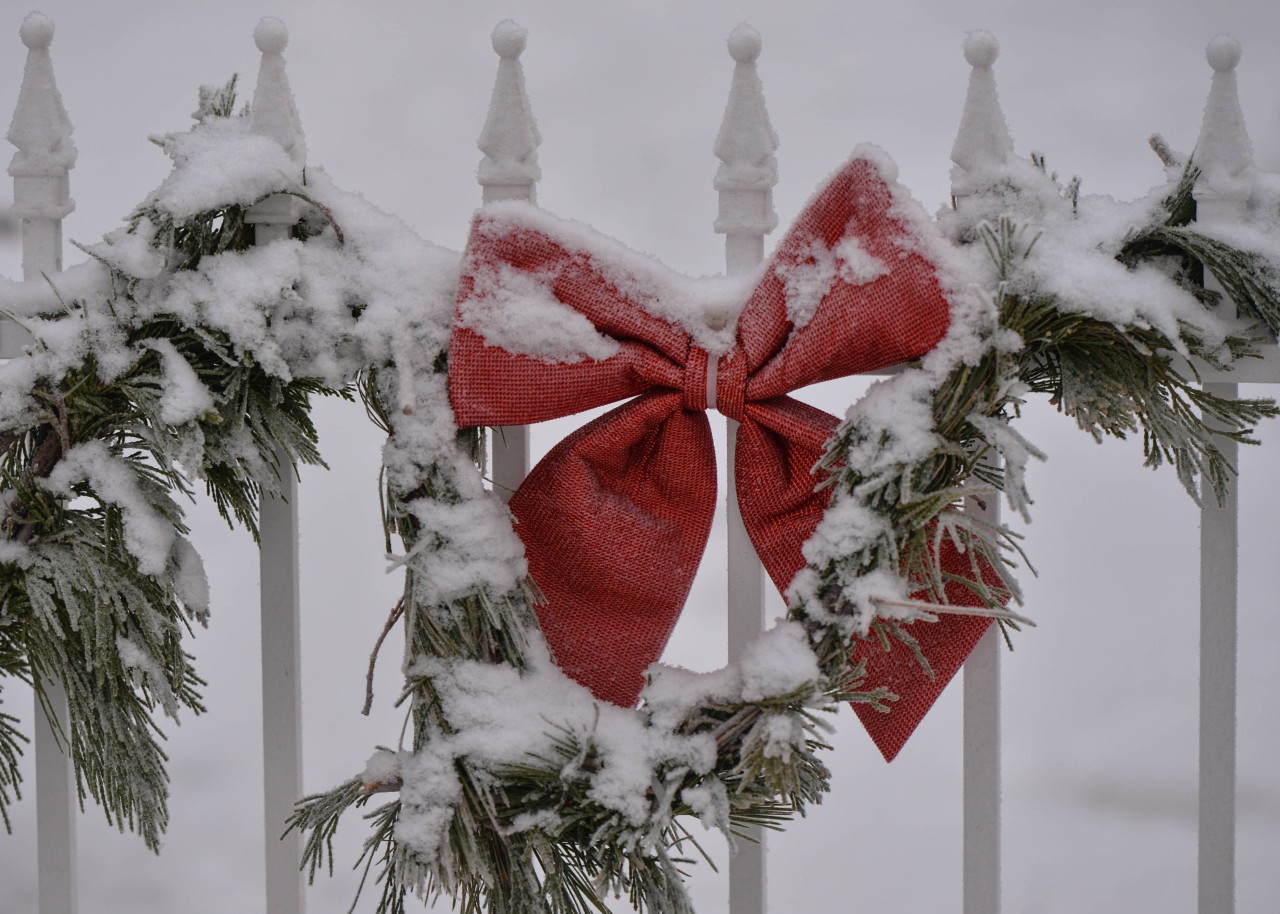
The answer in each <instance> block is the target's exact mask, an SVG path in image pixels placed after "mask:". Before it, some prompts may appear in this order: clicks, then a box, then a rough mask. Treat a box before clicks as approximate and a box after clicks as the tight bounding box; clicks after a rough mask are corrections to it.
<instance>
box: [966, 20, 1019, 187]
mask: <svg viewBox="0 0 1280 914" xmlns="http://www.w3.org/2000/svg"><path fill="white" fill-rule="evenodd" d="M999 56H1000V43H999V42H998V41H996V36H995V35H992V34H991V33H990V32H986V31H983V30H981V29H979V30H978V31H974V32H970V33H969V34H968V36H967V37H966V38H965V40H964V59H965V60H967V61H968V62H969V66H971V67H973V71H972V72H971V73H970V74H969V91H968V94H967V95H966V96H965V100H964V114H962V115H961V116H960V130H959V132H958V133H957V134H956V141H955V144H954V145H953V146H952V147H951V161H952V162H954V163H955V167H954V168H952V169H951V191H952V193H953V194H955V195H957V196H960V195H963V194H967V193H972V192H973V191H974V190H977V189H979V188H980V187H981V186H982V185H983V184H984V183H987V182H988V181H989V180H990V179H991V178H992V177H993V176H994V175H995V174H998V173H999V171H1000V170H1001V169H1002V168H1003V167H1004V166H1005V165H1006V164H1007V163H1008V162H1009V160H1010V158H1011V157H1012V156H1013V139H1012V137H1010V136H1009V125H1008V123H1007V122H1006V121H1005V119H1004V112H1003V111H1001V110H1000V96H999V93H998V92H997V91H996V77H995V73H994V72H993V71H992V69H991V65H992V64H994V63H995V62H996V58H997V57H999Z"/></svg>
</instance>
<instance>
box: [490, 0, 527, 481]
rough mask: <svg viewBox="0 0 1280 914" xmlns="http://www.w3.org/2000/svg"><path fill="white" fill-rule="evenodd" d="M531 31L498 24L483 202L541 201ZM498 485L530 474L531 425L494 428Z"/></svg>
mask: <svg viewBox="0 0 1280 914" xmlns="http://www.w3.org/2000/svg"><path fill="white" fill-rule="evenodd" d="M527 39H528V32H526V31H525V30H524V29H523V28H521V27H520V26H519V25H517V24H516V23H514V22H512V21H511V20H510V19H504V20H503V21H502V22H499V23H498V24H497V25H496V26H495V27H494V29H493V49H494V51H496V52H497V54H498V57H499V60H498V75H497V78H496V79H495V80H494V83H493V97H492V98H491V99H490V101H489V113H488V116H487V117H486V118H485V122H484V128H483V129H482V130H481V131H480V139H479V140H478V141H477V142H476V145H477V146H479V147H480V151H481V152H483V153H484V158H483V159H482V160H481V161H480V169H479V171H478V173H477V180H478V181H479V183H480V186H481V188H482V189H483V190H482V192H481V193H482V202H484V203H496V202H498V201H500V200H521V201H524V202H525V203H536V202H537V185H538V179H539V178H540V177H542V171H541V170H540V169H539V168H538V146H539V145H541V143H542V136H541V135H540V134H539V133H538V125H537V123H536V122H535V121H534V119H533V114H532V112H531V111H530V109H529V96H528V94H527V93H526V92H525V87H524V69H523V68H522V67H521V66H520V53H521V52H522V51H523V50H524V48H525V43H526V41H527ZM492 446H493V463H492V467H493V488H494V491H495V492H496V493H497V494H498V497H499V498H501V499H502V501H503V502H504V503H505V502H507V501H510V500H511V495H512V493H514V492H515V490H516V488H517V487H518V486H519V485H520V483H522V482H524V478H525V476H526V475H528V473H529V427H528V426H526V425H510V426H503V427H501V428H496V429H494V433H493V444H492Z"/></svg>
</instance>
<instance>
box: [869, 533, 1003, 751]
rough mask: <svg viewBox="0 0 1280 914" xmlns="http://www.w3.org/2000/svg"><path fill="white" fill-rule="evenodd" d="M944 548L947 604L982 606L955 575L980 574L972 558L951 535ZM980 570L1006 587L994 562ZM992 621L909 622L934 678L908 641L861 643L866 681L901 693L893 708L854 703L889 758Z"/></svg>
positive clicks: (972, 618)
mask: <svg viewBox="0 0 1280 914" xmlns="http://www.w3.org/2000/svg"><path fill="white" fill-rule="evenodd" d="M939 552H940V559H939V564H940V565H941V567H942V572H943V574H944V575H945V576H947V578H948V580H949V583H947V584H946V586H945V587H944V588H943V589H944V591H945V592H946V597H947V603H948V604H950V605H952V606H969V607H981V606H983V605H984V604H983V602H982V600H981V599H979V598H978V596H977V595H976V594H975V593H974V592H973V590H972V588H970V587H969V586H967V585H966V584H964V583H962V582H960V581H956V580H954V578H967V579H969V580H974V579H976V575H975V574H974V570H973V564H972V562H971V561H970V557H969V556H968V555H966V554H964V553H961V552H960V551H959V550H957V549H956V547H955V544H954V543H952V542H951V541H950V540H944V541H943V543H942V546H941V549H940V550H939ZM979 570H980V572H981V574H982V578H983V580H984V581H985V582H986V584H987V585H988V586H989V587H992V588H997V589H998V588H1003V587H1004V581H1002V580H1001V578H1000V576H999V574H998V573H997V572H996V570H995V569H993V568H991V567H990V565H988V564H987V563H985V562H984V563H983V564H982V566H981V567H980V569H979ZM912 597H913V598H914V599H917V600H927V599H928V595H927V594H925V593H917V594H912ZM991 625H992V620H991V619H990V618H988V617H983V616H957V615H939V616H938V621H937V622H923V621H921V622H914V623H912V624H911V625H909V626H907V629H906V630H907V633H908V634H910V636H911V637H912V638H914V639H915V640H916V643H917V644H919V645H920V651H921V652H922V653H923V654H924V655H925V657H927V658H928V660H929V667H930V669H931V670H932V672H933V677H932V678H930V676H929V672H930V670H926V669H925V668H924V667H922V666H921V665H920V661H919V660H917V659H916V656H915V653H914V652H913V651H912V650H911V649H910V648H909V647H907V646H906V645H904V644H900V643H892V644H891V649H890V650H888V651H886V650H884V648H883V647H882V646H881V644H880V641H879V640H878V639H875V638H873V639H870V640H867V641H860V642H858V645H857V646H856V647H855V648H854V651H853V655H852V657H851V660H852V662H854V663H857V662H858V661H859V660H865V661H866V663H867V680H866V681H867V686H868V687H870V688H878V687H884V688H886V689H888V690H889V691H890V692H893V693H894V694H895V695H897V696H898V700H897V701H894V702H891V703H890V704H889V708H890V710H889V712H888V713H885V712H884V711H877V710H876V709H875V708H873V707H871V706H870V705H867V704H855V705H854V706H853V710H854V712H855V713H856V714H857V715H858V719H859V720H861V721H862V725H863V726H864V727H865V728H866V730H867V733H868V734H869V735H870V736H871V739H872V741H873V742H874V743H875V744H876V748H877V749H879V750H880V754H881V755H883V756H884V760H885V761H886V762H892V761H893V760H894V758H896V757H897V755H898V753H899V752H900V751H902V747H903V745H904V744H905V743H906V741H907V739H908V738H909V737H910V736H911V734H912V733H914V732H915V729H916V727H917V726H919V725H920V721H921V720H922V719H923V718H924V716H925V714H927V713H928V712H929V709H930V708H931V707H933V703H934V702H935V701H937V699H938V696H939V695H941V694H942V691H943V689H945V688H946V687H947V684H948V683H949V682H951V680H952V679H953V678H954V677H955V675H956V673H957V672H959V670H960V667H961V666H963V665H964V662H965V660H966V659H967V658H968V656H969V654H970V653H971V652H972V651H973V649H974V648H975V647H976V646H977V644H978V642H979V641H980V640H981V639H982V636H983V635H984V634H986V631H987V629H988V628H990V627H991Z"/></svg>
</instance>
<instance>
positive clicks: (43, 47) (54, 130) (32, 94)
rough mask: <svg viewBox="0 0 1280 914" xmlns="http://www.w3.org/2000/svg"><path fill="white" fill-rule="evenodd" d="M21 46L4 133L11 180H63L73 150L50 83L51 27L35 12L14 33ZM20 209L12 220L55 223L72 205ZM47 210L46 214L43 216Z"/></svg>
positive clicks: (55, 87) (57, 203)
mask: <svg viewBox="0 0 1280 914" xmlns="http://www.w3.org/2000/svg"><path fill="white" fill-rule="evenodd" d="M18 34H19V36H20V37H21V38H22V43H23V44H25V45H26V46H27V49H28V50H27V66H26V70H25V72H24V73H23V76H22V88H21V90H19V92H18V105H17V107H16V108H15V109H14V112H13V120H12V121H11V122H10V124H9V132H8V134H7V136H8V139H9V142H10V143H12V144H13V145H14V146H16V147H18V151H17V152H16V153H15V154H14V156H13V161H12V162H11V163H10V165H9V174H10V175H12V176H13V177H15V178H17V177H63V178H65V177H66V174H67V172H68V171H69V170H70V169H71V168H72V167H73V166H74V165H75V164H76V146H75V143H74V142H72V140H71V131H72V127H71V119H70V118H68V117H67V109H66V108H64V107H63V105H62V96H61V94H59V92H58V85H57V83H56V82H55V81H54V78H53V59H52V58H51V57H50V56H49V45H51V44H52V43H53V22H52V21H50V20H49V19H48V18H47V17H46V16H44V15H42V14H40V13H30V14H28V16H27V18H26V19H24V20H23V21H22V27H21V28H20V29H19V30H18ZM26 202H27V204H29V205H26V206H22V207H21V208H22V209H24V210H26V211H24V212H22V213H19V214H18V215H20V216H23V217H39V218H45V219H61V218H62V217H63V216H66V215H67V214H68V213H70V212H71V211H72V210H73V209H74V208H75V204H74V203H73V202H72V201H71V200H69V199H66V197H65V195H63V198H62V199H61V200H57V201H54V200H50V201H48V202H49V204H50V205H49V206H44V207H38V209H39V211H38V212H37V211H35V210H33V209H32V206H35V203H36V201H35V200H34V199H32V200H29V201H26ZM46 210H48V211H46Z"/></svg>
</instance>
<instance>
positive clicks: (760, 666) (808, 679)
mask: <svg viewBox="0 0 1280 914" xmlns="http://www.w3.org/2000/svg"><path fill="white" fill-rule="evenodd" d="M740 663H741V667H742V700H743V701H748V702H756V701H761V700H763V699H765V698H768V697H770V696H776V695H787V694H790V693H792V692H797V691H801V690H803V689H806V688H811V687H812V686H814V685H815V684H816V683H817V682H818V681H820V679H821V674H820V673H819V671H818V661H817V658H816V657H814V655H813V650H812V649H811V648H810V647H809V639H808V638H807V637H806V636H805V632H804V626H802V625H800V624H799V623H798V622H780V623H779V624H777V625H775V626H774V627H773V628H771V629H769V630H768V631H766V632H764V633H763V634H762V635H760V637H758V638H756V639H755V640H754V641H752V642H751V643H750V644H749V645H747V646H746V648H744V649H743V652H742V659H741V661H740Z"/></svg>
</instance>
